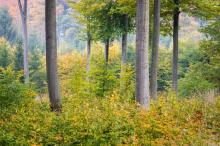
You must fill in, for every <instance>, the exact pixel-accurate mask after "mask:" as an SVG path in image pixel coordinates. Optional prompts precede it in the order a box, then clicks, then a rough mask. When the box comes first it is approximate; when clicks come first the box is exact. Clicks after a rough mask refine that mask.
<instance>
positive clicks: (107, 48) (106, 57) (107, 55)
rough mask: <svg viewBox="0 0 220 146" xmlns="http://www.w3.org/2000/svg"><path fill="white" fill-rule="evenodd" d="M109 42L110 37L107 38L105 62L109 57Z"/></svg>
mask: <svg viewBox="0 0 220 146" xmlns="http://www.w3.org/2000/svg"><path fill="white" fill-rule="evenodd" d="M109 44H110V41H109V39H107V40H106V41H105V62H106V63H108V59H109Z"/></svg>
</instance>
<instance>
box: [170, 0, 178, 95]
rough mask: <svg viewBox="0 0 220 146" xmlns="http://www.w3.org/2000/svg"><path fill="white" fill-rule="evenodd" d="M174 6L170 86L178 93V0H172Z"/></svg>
mask: <svg viewBox="0 0 220 146" xmlns="http://www.w3.org/2000/svg"><path fill="white" fill-rule="evenodd" d="M174 3H175V4H176V7H175V8H174V10H173V64H172V65H173V71H172V86H173V90H174V91H175V93H176V95H177V94H178V50H179V14H180V11H179V0H174Z"/></svg>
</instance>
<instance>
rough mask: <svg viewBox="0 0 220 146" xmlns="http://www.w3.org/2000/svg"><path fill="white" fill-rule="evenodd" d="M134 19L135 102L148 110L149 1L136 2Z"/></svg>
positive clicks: (140, 0)
mask: <svg viewBox="0 0 220 146" xmlns="http://www.w3.org/2000/svg"><path fill="white" fill-rule="evenodd" d="M136 17H137V18H136V27H137V29H136V31H137V32H136V33H137V34H136V100H137V101H138V102H139V103H140V104H141V106H142V107H143V108H145V109H149V106H150V97H149V96H150V95H149V94H150V93H149V64H148V44H149V0H137V16H136Z"/></svg>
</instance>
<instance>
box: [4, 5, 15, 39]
mask: <svg viewBox="0 0 220 146" xmlns="http://www.w3.org/2000/svg"><path fill="white" fill-rule="evenodd" d="M0 37H4V38H5V39H6V40H7V41H9V42H10V43H13V42H14V41H15V39H16V31H15V29H14V25H13V22H12V17H11V16H10V14H9V12H8V9H7V7H4V8H0Z"/></svg>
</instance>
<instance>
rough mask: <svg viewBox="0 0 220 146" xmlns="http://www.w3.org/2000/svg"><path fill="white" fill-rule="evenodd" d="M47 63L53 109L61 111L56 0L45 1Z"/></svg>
mask: <svg viewBox="0 0 220 146" xmlns="http://www.w3.org/2000/svg"><path fill="white" fill-rule="evenodd" d="M45 16H46V17H45V21H46V65H47V80H48V91H49V97H50V104H51V105H50V106H51V110H52V111H55V112H58V113H59V112H61V97H60V93H59V83H58V75H57V38H56V0H46V2H45Z"/></svg>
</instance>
